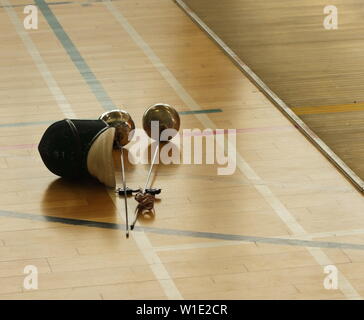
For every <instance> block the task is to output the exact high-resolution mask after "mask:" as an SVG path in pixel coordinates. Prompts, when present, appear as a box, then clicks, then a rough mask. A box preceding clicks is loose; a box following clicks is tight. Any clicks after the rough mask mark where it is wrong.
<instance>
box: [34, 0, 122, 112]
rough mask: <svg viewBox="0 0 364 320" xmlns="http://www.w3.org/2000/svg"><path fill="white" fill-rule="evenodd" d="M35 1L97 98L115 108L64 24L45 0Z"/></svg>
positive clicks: (105, 107) (107, 108) (108, 108)
mask: <svg viewBox="0 0 364 320" xmlns="http://www.w3.org/2000/svg"><path fill="white" fill-rule="evenodd" d="M34 2H35V4H36V5H37V6H38V8H39V10H40V11H41V12H42V14H43V16H44V18H45V19H46V20H47V22H48V24H49V26H50V27H51V29H52V31H53V33H54V34H55V36H56V37H57V38H58V40H59V42H60V43H61V44H62V46H63V48H64V49H65V51H66V52H67V54H68V56H69V57H70V58H71V60H72V62H73V64H74V65H75V67H76V68H77V69H78V71H79V73H80V74H81V76H82V77H83V79H84V80H85V82H86V83H87V85H88V87H89V88H90V90H91V91H92V92H93V94H94V95H95V97H96V99H97V100H98V101H99V103H100V104H101V106H102V107H103V108H104V109H105V110H112V109H115V108H116V107H115V104H114V103H113V101H112V100H111V98H110V96H109V95H108V94H107V92H106V91H105V89H104V87H103V85H102V84H101V82H100V81H99V80H98V79H97V78H96V76H95V74H94V73H93V72H92V70H91V68H90V67H89V65H88V64H87V63H86V61H85V60H84V59H83V57H82V56H81V54H80V52H79V51H78V49H77V48H76V46H75V45H74V43H73V42H72V40H71V38H70V37H69V36H68V34H67V33H66V32H65V31H64V29H63V27H62V25H61V24H60V23H59V21H58V19H57V18H56V16H55V15H54V14H53V12H52V11H51V9H50V8H49V6H48V4H47V3H46V2H45V1H44V0H34Z"/></svg>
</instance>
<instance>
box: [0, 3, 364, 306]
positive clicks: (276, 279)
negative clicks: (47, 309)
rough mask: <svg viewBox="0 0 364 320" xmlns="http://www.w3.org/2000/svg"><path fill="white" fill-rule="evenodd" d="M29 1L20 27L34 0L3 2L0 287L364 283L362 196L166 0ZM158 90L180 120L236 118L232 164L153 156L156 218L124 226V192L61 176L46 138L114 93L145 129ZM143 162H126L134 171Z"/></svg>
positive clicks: (266, 292) (90, 295) (179, 295)
mask: <svg viewBox="0 0 364 320" xmlns="http://www.w3.org/2000/svg"><path fill="white" fill-rule="evenodd" d="M35 3H36V4H37V6H38V8H39V28H38V30H32V31H25V30H24V28H23V17H24V14H23V8H24V5H26V4H29V3H27V1H26V0H16V1H15V0H13V1H8V0H0V5H1V7H0V28H1V31H2V32H1V34H0V39H1V43H0V45H1V50H0V56H1V59H0V68H1V72H0V87H1V90H0V107H1V110H2V117H1V119H0V176H1V179H0V191H1V192H0V299H361V298H362V297H363V296H364V272H363V266H364V219H363V212H364V201H363V197H362V195H361V194H360V193H359V192H357V190H356V189H355V188H354V186H353V185H351V184H350V183H349V182H348V181H347V180H346V179H345V178H344V177H343V176H342V175H341V174H340V173H339V172H338V171H337V170H336V169H335V168H334V167H333V166H332V164H331V163H329V161H328V160H327V159H326V158H325V157H324V156H323V155H322V154H321V153H320V152H318V151H317V149H316V148H315V147H314V146H313V145H312V144H311V143H310V142H308V140H307V139H306V138H305V137H303V136H302V134H301V133H300V132H299V131H298V130H297V129H296V128H295V127H294V126H293V125H292V124H291V123H290V122H289V121H288V120H287V119H286V118H285V117H284V116H283V115H282V114H281V113H280V112H279V111H278V110H277V109H276V107H275V106H274V105H272V103H271V102H269V101H268V100H267V99H266V98H265V97H264V96H263V94H262V93H261V92H259V91H258V90H257V89H256V87H255V86H254V85H253V84H252V83H251V82H250V81H249V80H248V79H247V78H245V77H244V76H243V75H242V74H241V72H240V71H239V70H238V69H237V67H236V66H234V65H233V64H232V62H231V61H230V59H229V58H228V57H226V56H225V55H224V54H223V53H222V51H221V50H220V49H219V48H218V47H217V46H216V45H215V44H214V43H213V42H212V41H211V40H210V39H209V38H208V37H207V36H206V34H205V33H204V32H202V31H201V30H200V29H199V28H198V27H197V26H196V25H195V24H194V23H192V22H191V20H190V19H189V18H188V17H187V16H186V15H185V13H184V12H183V11H182V10H181V9H180V8H179V7H178V6H177V5H176V4H175V3H174V2H173V1H171V0H143V1H136V0H123V1H118V0H114V1H72V0H70V1H63V2H57V1H47V2H45V1H44V0H37V1H35ZM159 101H163V102H167V103H169V104H171V105H174V106H176V108H177V109H178V111H180V112H182V111H188V112H186V113H185V114H182V115H181V120H182V127H183V128H206V127H210V128H237V129H239V130H238V134H237V137H236V138H237V145H236V150H237V170H236V171H235V173H234V174H233V175H231V176H218V175H217V174H216V169H217V166H215V165H183V164H181V165H174V166H162V165H160V166H158V170H157V177H156V178H155V184H154V185H155V186H160V187H162V188H163V191H162V194H161V201H159V202H158V203H157V204H156V216H155V219H154V220H149V221H148V220H144V221H140V222H139V224H138V226H139V228H138V229H137V230H136V231H135V232H133V235H132V237H131V239H129V240H127V239H125V234H124V232H123V221H122V220H121V219H120V218H119V211H121V210H122V204H123V202H122V199H118V198H117V197H116V196H115V194H114V193H113V190H107V189H106V188H105V187H103V186H101V185H99V184H97V183H96V182H95V183H87V184H85V183H77V184H70V183H67V182H65V181H63V180H62V179H58V178H57V177H56V176H54V175H52V174H51V173H50V172H49V171H48V170H47V169H46V168H45V166H44V165H43V164H42V162H41V160H40V157H39V155H38V152H37V144H38V142H39V140H40V137H41V135H42V133H43V132H44V130H45V129H46V127H47V126H48V124H49V122H51V121H55V120H59V119H62V118H64V117H78V118H97V117H98V116H99V115H100V114H101V113H102V112H104V111H105V109H108V108H111V107H114V106H123V107H124V108H126V109H127V110H128V111H129V112H130V113H131V115H132V117H133V118H134V120H135V122H136V124H137V125H138V126H139V127H140V124H141V117H142V114H143V112H144V110H145V108H146V107H147V106H149V105H151V104H153V103H156V102H159ZM146 172H147V166H131V165H129V166H128V168H127V177H128V184H129V185H130V186H137V185H141V184H142V183H143V181H144V179H145V177H146ZM129 204H130V207H131V209H133V208H134V205H135V203H134V201H133V200H132V199H131V200H130V201H129ZM119 227H120V228H121V229H122V230H118V229H117V228H119ZM142 227H143V228H142ZM27 265H34V266H36V267H37V268H38V272H39V277H38V289H37V290H27V289H25V288H24V287H23V281H24V277H25V275H24V273H23V270H24V267H25V266H27ZM327 265H334V266H335V267H336V268H337V269H338V271H339V279H338V285H339V288H338V289H337V290H327V289H325V288H324V285H323V282H324V279H325V277H326V276H327V274H325V273H324V268H325V267H326V266H327Z"/></svg>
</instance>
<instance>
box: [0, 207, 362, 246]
mask: <svg viewBox="0 0 364 320" xmlns="http://www.w3.org/2000/svg"><path fill="white" fill-rule="evenodd" d="M0 217H8V218H17V219H24V220H32V221H42V222H53V223H62V224H67V225H74V226H82V227H89V228H101V229H113V230H125V224H119V223H112V222H101V221H93V220H81V219H72V218H64V217H56V216H47V215H38V214H33V213H20V212H14V211H5V210H1V211H0ZM134 230H135V231H137V232H147V233H155V234H161V235H173V236H181V237H191V238H202V239H212V240H227V241H236V244H237V245H239V242H251V243H267V244H275V245H289V246H300V247H310V248H324V249H350V250H360V251H364V244H355V243H341V242H330V241H315V240H302V239H292V238H283V237H280V238H278V237H273V238H270V237H258V236H244V235H237V234H226V233H216V232H202V231H189V230H177V229H162V228H155V227H140V226H136V227H135V229H134ZM162 248H163V247H162ZM156 250H157V251H161V249H160V248H159V247H157V248H156Z"/></svg>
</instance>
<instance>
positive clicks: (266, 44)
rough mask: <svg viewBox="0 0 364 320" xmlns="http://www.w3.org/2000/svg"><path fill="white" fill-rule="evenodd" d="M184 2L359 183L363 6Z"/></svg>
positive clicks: (342, 0) (338, 1)
mask: <svg viewBox="0 0 364 320" xmlns="http://www.w3.org/2000/svg"><path fill="white" fill-rule="evenodd" d="M184 2H185V3H186V4H187V5H188V6H189V7H190V8H191V10H192V11H194V12H195V13H196V14H197V15H198V16H199V17H200V18H201V19H202V20H203V22H204V23H206V24H207V25H208V26H209V27H210V28H211V29H212V30H213V31H214V32H215V33H216V34H217V35H218V36H219V37H220V38H221V39H222V40H223V41H224V42H225V43H226V44H227V45H228V46H229V47H230V48H231V49H232V50H233V51H234V52H235V53H236V54H237V55H238V56H239V57H240V58H241V59H242V60H243V61H244V62H245V63H246V64H247V65H248V66H249V67H250V68H251V69H252V70H253V71H254V72H255V73H256V74H257V75H258V76H259V77H260V78H261V79H262V80H263V81H264V82H265V83H266V84H267V85H268V87H269V88H270V89H272V91H273V92H275V93H276V94H277V95H278V96H279V97H280V98H281V99H282V100H283V101H284V102H285V103H286V104H287V105H288V106H289V107H291V108H292V110H293V111H294V112H295V113H296V114H297V115H298V116H299V117H300V118H301V119H302V120H303V121H304V122H305V123H306V124H307V125H308V126H309V127H310V128H311V129H312V130H313V131H314V132H315V133H316V134H317V135H318V136H319V137H320V138H321V139H322V140H323V141H324V142H325V143H326V144H327V145H328V146H329V147H330V148H331V149H332V150H333V151H334V152H335V153H336V154H337V155H338V156H339V157H340V158H341V159H342V160H343V161H344V162H345V163H346V164H347V165H348V166H349V167H350V168H351V169H352V170H353V171H354V172H355V173H356V174H357V175H358V176H359V177H360V178H361V179H362V180H364V162H363V157H364V139H363V138H362V137H363V136H364V81H363V80H364V79H363V74H364V65H363V63H362V62H363V59H364V42H363V34H364V22H363V21H364V3H363V1H361V0H333V1H330V2H329V3H328V2H327V1H325V0H308V1H300V2H299V3H296V2H292V1H289V0H278V1H264V0H258V1H257V0H227V1H220V0H184ZM327 5H334V6H336V7H337V10H338V29H337V30H326V29H325V28H324V26H323V22H324V19H325V17H326V16H327V14H324V8H325V7H326V6H327Z"/></svg>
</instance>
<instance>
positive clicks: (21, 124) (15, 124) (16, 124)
mask: <svg viewBox="0 0 364 320" xmlns="http://www.w3.org/2000/svg"><path fill="white" fill-rule="evenodd" d="M217 112H223V111H222V110H221V109H205V110H201V111H180V112H178V113H179V114H180V115H182V116H186V115H191V114H197V113H217ZM56 121H58V120H48V121H29V122H13V123H2V124H0V128H9V127H27V126H37V125H43V124H51V123H53V122H56ZM253 129H255V128H253ZM239 130H240V129H239ZM242 130H243V129H242Z"/></svg>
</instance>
